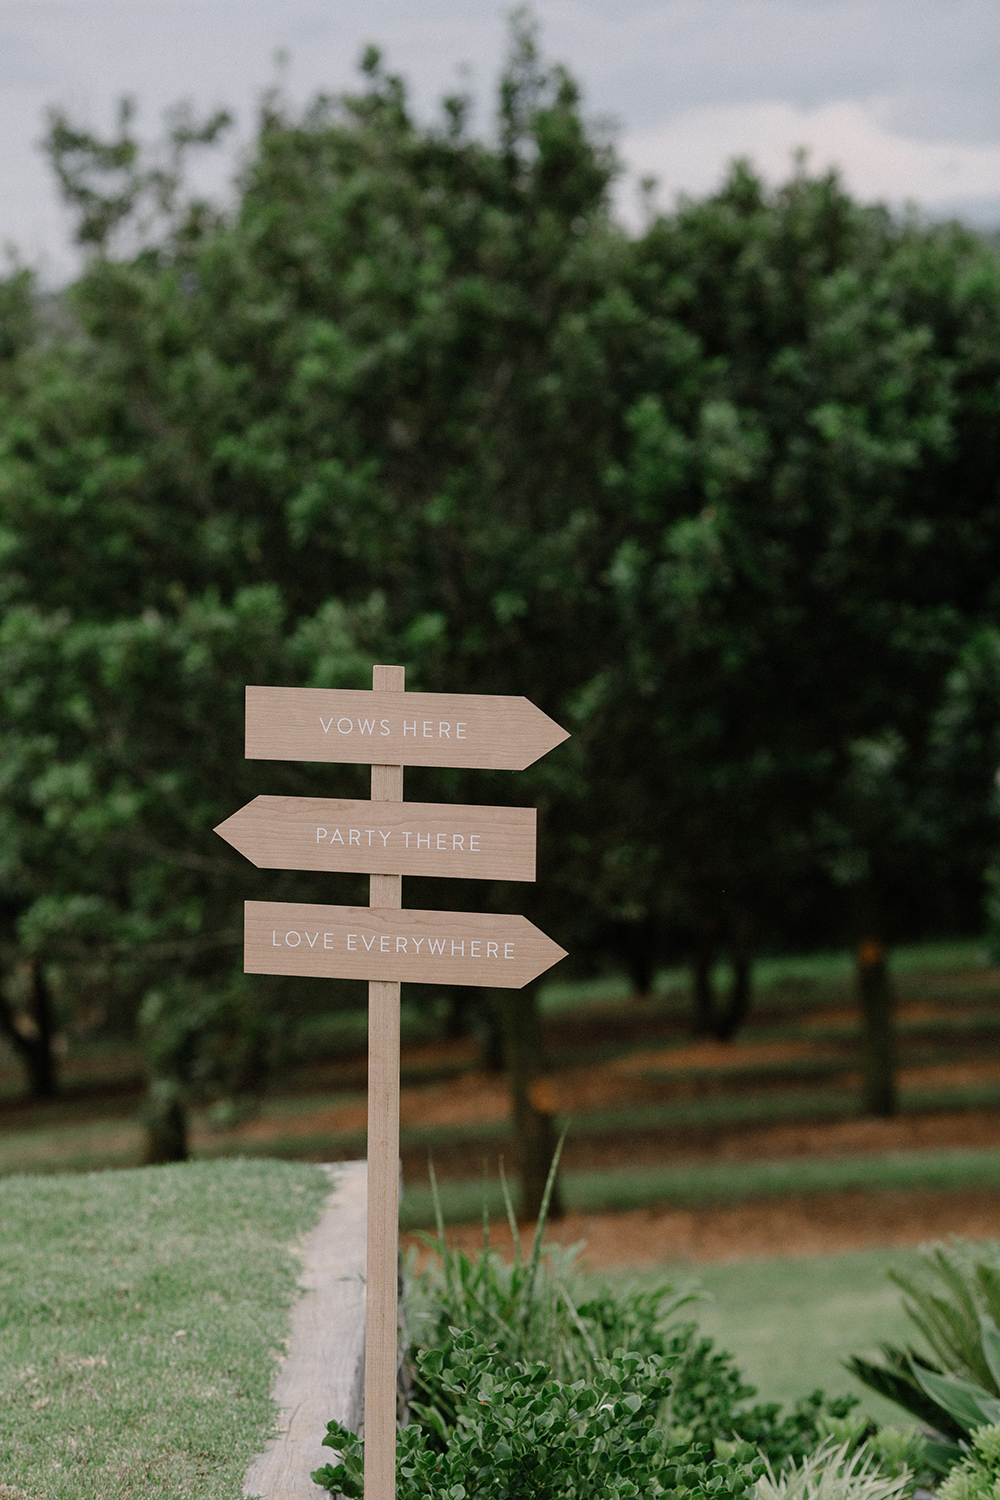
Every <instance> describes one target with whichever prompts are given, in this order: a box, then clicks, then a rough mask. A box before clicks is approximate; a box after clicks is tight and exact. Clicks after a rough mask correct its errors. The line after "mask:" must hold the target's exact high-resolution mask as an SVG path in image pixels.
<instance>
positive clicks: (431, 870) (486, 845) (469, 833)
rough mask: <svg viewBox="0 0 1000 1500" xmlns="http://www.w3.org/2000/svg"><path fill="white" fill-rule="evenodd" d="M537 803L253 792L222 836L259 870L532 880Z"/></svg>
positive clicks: (220, 828) (228, 821)
mask: <svg viewBox="0 0 1000 1500" xmlns="http://www.w3.org/2000/svg"><path fill="white" fill-rule="evenodd" d="M536 821H537V819H536V815H535V809H534V808H533V807H455V806H452V805H450V804H448V803H443V804H438V803H434V802H380V803H379V804H378V809H377V816H376V809H375V807H374V805H373V804H372V803H371V802H354V801H336V800H335V799H334V798H333V797H255V798H254V800H253V801H252V802H248V803H247V805H246V807H243V808H241V809H240V811H239V812H238V813H233V815H232V817H231V818H227V819H226V821H225V822H224V823H220V824H219V826H218V828H217V829H216V830H215V831H216V833H218V834H221V836H222V837H223V838H224V839H226V840H227V841H228V842H229V843H230V844H232V846H233V848H234V849H238V850H239V851H240V853H241V854H245V855H246V857H247V859H249V860H252V861H253V863H254V864H255V865H256V866H257V867H258V869H261V870H350V871H354V872H355V873H356V874H361V875H372V874H376V875H450V876H452V877H453V878H455V877H457V878H462V879H465V880H469V879H472V880H534V878H535V824H536Z"/></svg>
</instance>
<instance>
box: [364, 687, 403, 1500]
mask: <svg viewBox="0 0 1000 1500" xmlns="http://www.w3.org/2000/svg"><path fill="white" fill-rule="evenodd" d="M404 687H405V669H404V668H403V667H373V668H372V688H373V690H374V691H375V692H383V693H386V692H396V693H401V692H402V691H403V690H404ZM402 800H403V767H402V766H375V765H373V766H372V801H373V802H402ZM368 905H369V906H370V907H382V908H383V909H384V908H388V907H391V908H394V909H399V908H401V907H402V905H403V878H402V876H401V875H372V876H371V877H370V884H369V896H368ZM399 988H400V987H399V983H398V981H397V982H387V981H385V980H371V981H369V984H368V1262H367V1272H366V1310H365V1500H395V1494H396V1381H397V1375H398V1365H399V1349H398V1341H399V1333H398V1328H399V1307H398V1299H399Z"/></svg>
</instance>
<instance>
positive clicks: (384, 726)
mask: <svg viewBox="0 0 1000 1500" xmlns="http://www.w3.org/2000/svg"><path fill="white" fill-rule="evenodd" d="M382 733H383V734H388V733H389V720H388V719H383V720H382Z"/></svg>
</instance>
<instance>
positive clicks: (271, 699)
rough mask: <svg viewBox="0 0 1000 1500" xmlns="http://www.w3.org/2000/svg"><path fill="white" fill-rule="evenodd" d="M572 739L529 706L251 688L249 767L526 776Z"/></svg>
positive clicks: (452, 697) (516, 701)
mask: <svg viewBox="0 0 1000 1500" xmlns="http://www.w3.org/2000/svg"><path fill="white" fill-rule="evenodd" d="M566 739H569V735H568V734H567V732H566V730H565V729H560V727H559V725H558V724H556V723H555V722H554V720H552V719H550V718H549V717H548V715H547V714H543V713H542V711H541V709H540V708H536V707H535V705H534V704H533V703H531V702H529V700H528V699H527V698H505V697H500V696H489V695H486V694H481V693H377V692H373V691H372V692H369V691H366V690H364V689H357V690H354V689H344V690H341V689H335V688H287V687H248V688H247V717H246V756H247V759H248V760H333V761H354V762H357V761H360V762H363V763H364V764H366V765H373V764H374V765H380V766H468V767H476V768H478V769H480V770H500V771H504V770H506V771H523V770H524V768H525V766H530V765H531V763H532V762H533V761H536V760H538V759H539V757H540V756H542V755H546V754H547V753H548V751H550V750H554V749H555V747H556V745H560V744H562V742H563V740H566Z"/></svg>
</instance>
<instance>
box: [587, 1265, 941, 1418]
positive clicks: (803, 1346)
mask: <svg viewBox="0 0 1000 1500" xmlns="http://www.w3.org/2000/svg"><path fill="white" fill-rule="evenodd" d="M917 1264H918V1257H917V1254H916V1251H913V1250H900V1249H895V1250H865V1251H860V1252H857V1253H854V1254H850V1255H816V1256H810V1257H809V1258H808V1259H802V1260H792V1259H788V1260H766V1261H765V1260H757V1261H754V1260H748V1261H735V1262H726V1263H722V1264H718V1265H711V1266H699V1267H698V1268H697V1270H696V1271H693V1270H692V1268H691V1267H690V1266H683V1267H681V1266H667V1267H664V1268H663V1269H662V1270H659V1271H657V1272H655V1273H654V1272H643V1273H634V1274H633V1275H632V1276H630V1277H628V1278H626V1277H624V1276H620V1277H613V1276H605V1277H604V1278H603V1279H606V1280H611V1281H612V1283H617V1284H618V1285H623V1284H625V1283H626V1281H627V1283H628V1284H629V1285H649V1284H651V1283H656V1282H659V1281H663V1280H670V1281H673V1282H674V1283H675V1284H678V1285H686V1284H690V1283H692V1282H696V1283H697V1285H698V1286H699V1287H700V1288H701V1289H702V1290H703V1291H704V1292H705V1293H706V1294H707V1295H708V1297H709V1299H710V1300H709V1301H708V1302H705V1303H701V1304H696V1305H695V1306H694V1307H693V1308H692V1316H693V1317H695V1318H696V1319H697V1321H698V1323H699V1325H700V1326H701V1328H702V1331H703V1332H704V1333H706V1334H708V1335H709V1336H710V1337H712V1338H714V1339H715V1340H716V1341H717V1343H718V1344H719V1346H720V1347H722V1348H725V1349H728V1350H729V1351H730V1352H731V1353H732V1354H734V1355H735V1357H736V1359H737V1362H738V1364H739V1365H740V1368H741V1369H742V1370H743V1371H744V1372H745V1374H746V1376H747V1378H748V1379H749V1380H750V1381H751V1382H752V1383H753V1384H754V1385H756V1386H757V1388H758V1390H759V1392H760V1397H761V1399H763V1400H767V1401H783V1402H791V1401H794V1400H795V1398H796V1397H797V1396H801V1395H803V1394H805V1393H807V1392H808V1391H811V1390H814V1389H815V1388H816V1387H817V1386H821V1387H822V1388H823V1389H824V1390H825V1391H827V1392H828V1393H829V1394H831V1395H844V1394H852V1395H856V1396H860V1397H861V1405H862V1407H863V1409H864V1410H865V1411H867V1412H868V1413H870V1415H871V1416H873V1417H874V1418H875V1419H876V1420H877V1421H878V1422H880V1423H889V1424H891V1425H892V1426H906V1425H911V1419H910V1418H908V1417H907V1415H906V1413H905V1412H902V1411H900V1410H899V1408H898V1407H895V1406H893V1405H892V1404H891V1403H890V1402H888V1401H883V1400H882V1399H881V1397H879V1396H876V1395H875V1394H874V1393H873V1392H870V1391H866V1390H865V1388H864V1387H863V1386H862V1385H860V1384H859V1383H858V1382H857V1381H856V1380H855V1379H854V1378H853V1376H851V1375H850V1374H848V1372H847V1371H846V1370H845V1369H844V1368H843V1363H842V1362H843V1360H844V1359H846V1357H847V1356H848V1355H849V1354H862V1353H870V1352H876V1351H877V1348H878V1345H879V1343H880V1342H881V1341H882V1340H889V1341H892V1342H895V1343H899V1342H908V1341H910V1340H911V1339H912V1338H913V1337H914V1332H915V1330H914V1329H913V1328H912V1325H911V1324H910V1323H909V1322H908V1320H907V1318H906V1316H905V1314H904V1313H903V1308H902V1296H901V1293H900V1291H899V1289H898V1288H897V1287H894V1286H893V1285H892V1283H891V1282H890V1281H889V1280H888V1278H887V1276H886V1274H885V1273H886V1270H887V1268H888V1267H889V1266H897V1267H899V1268H901V1269H902V1268H906V1269H912V1268H913V1267H915V1266H916V1265H917ZM918 1342H919V1340H918Z"/></svg>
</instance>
